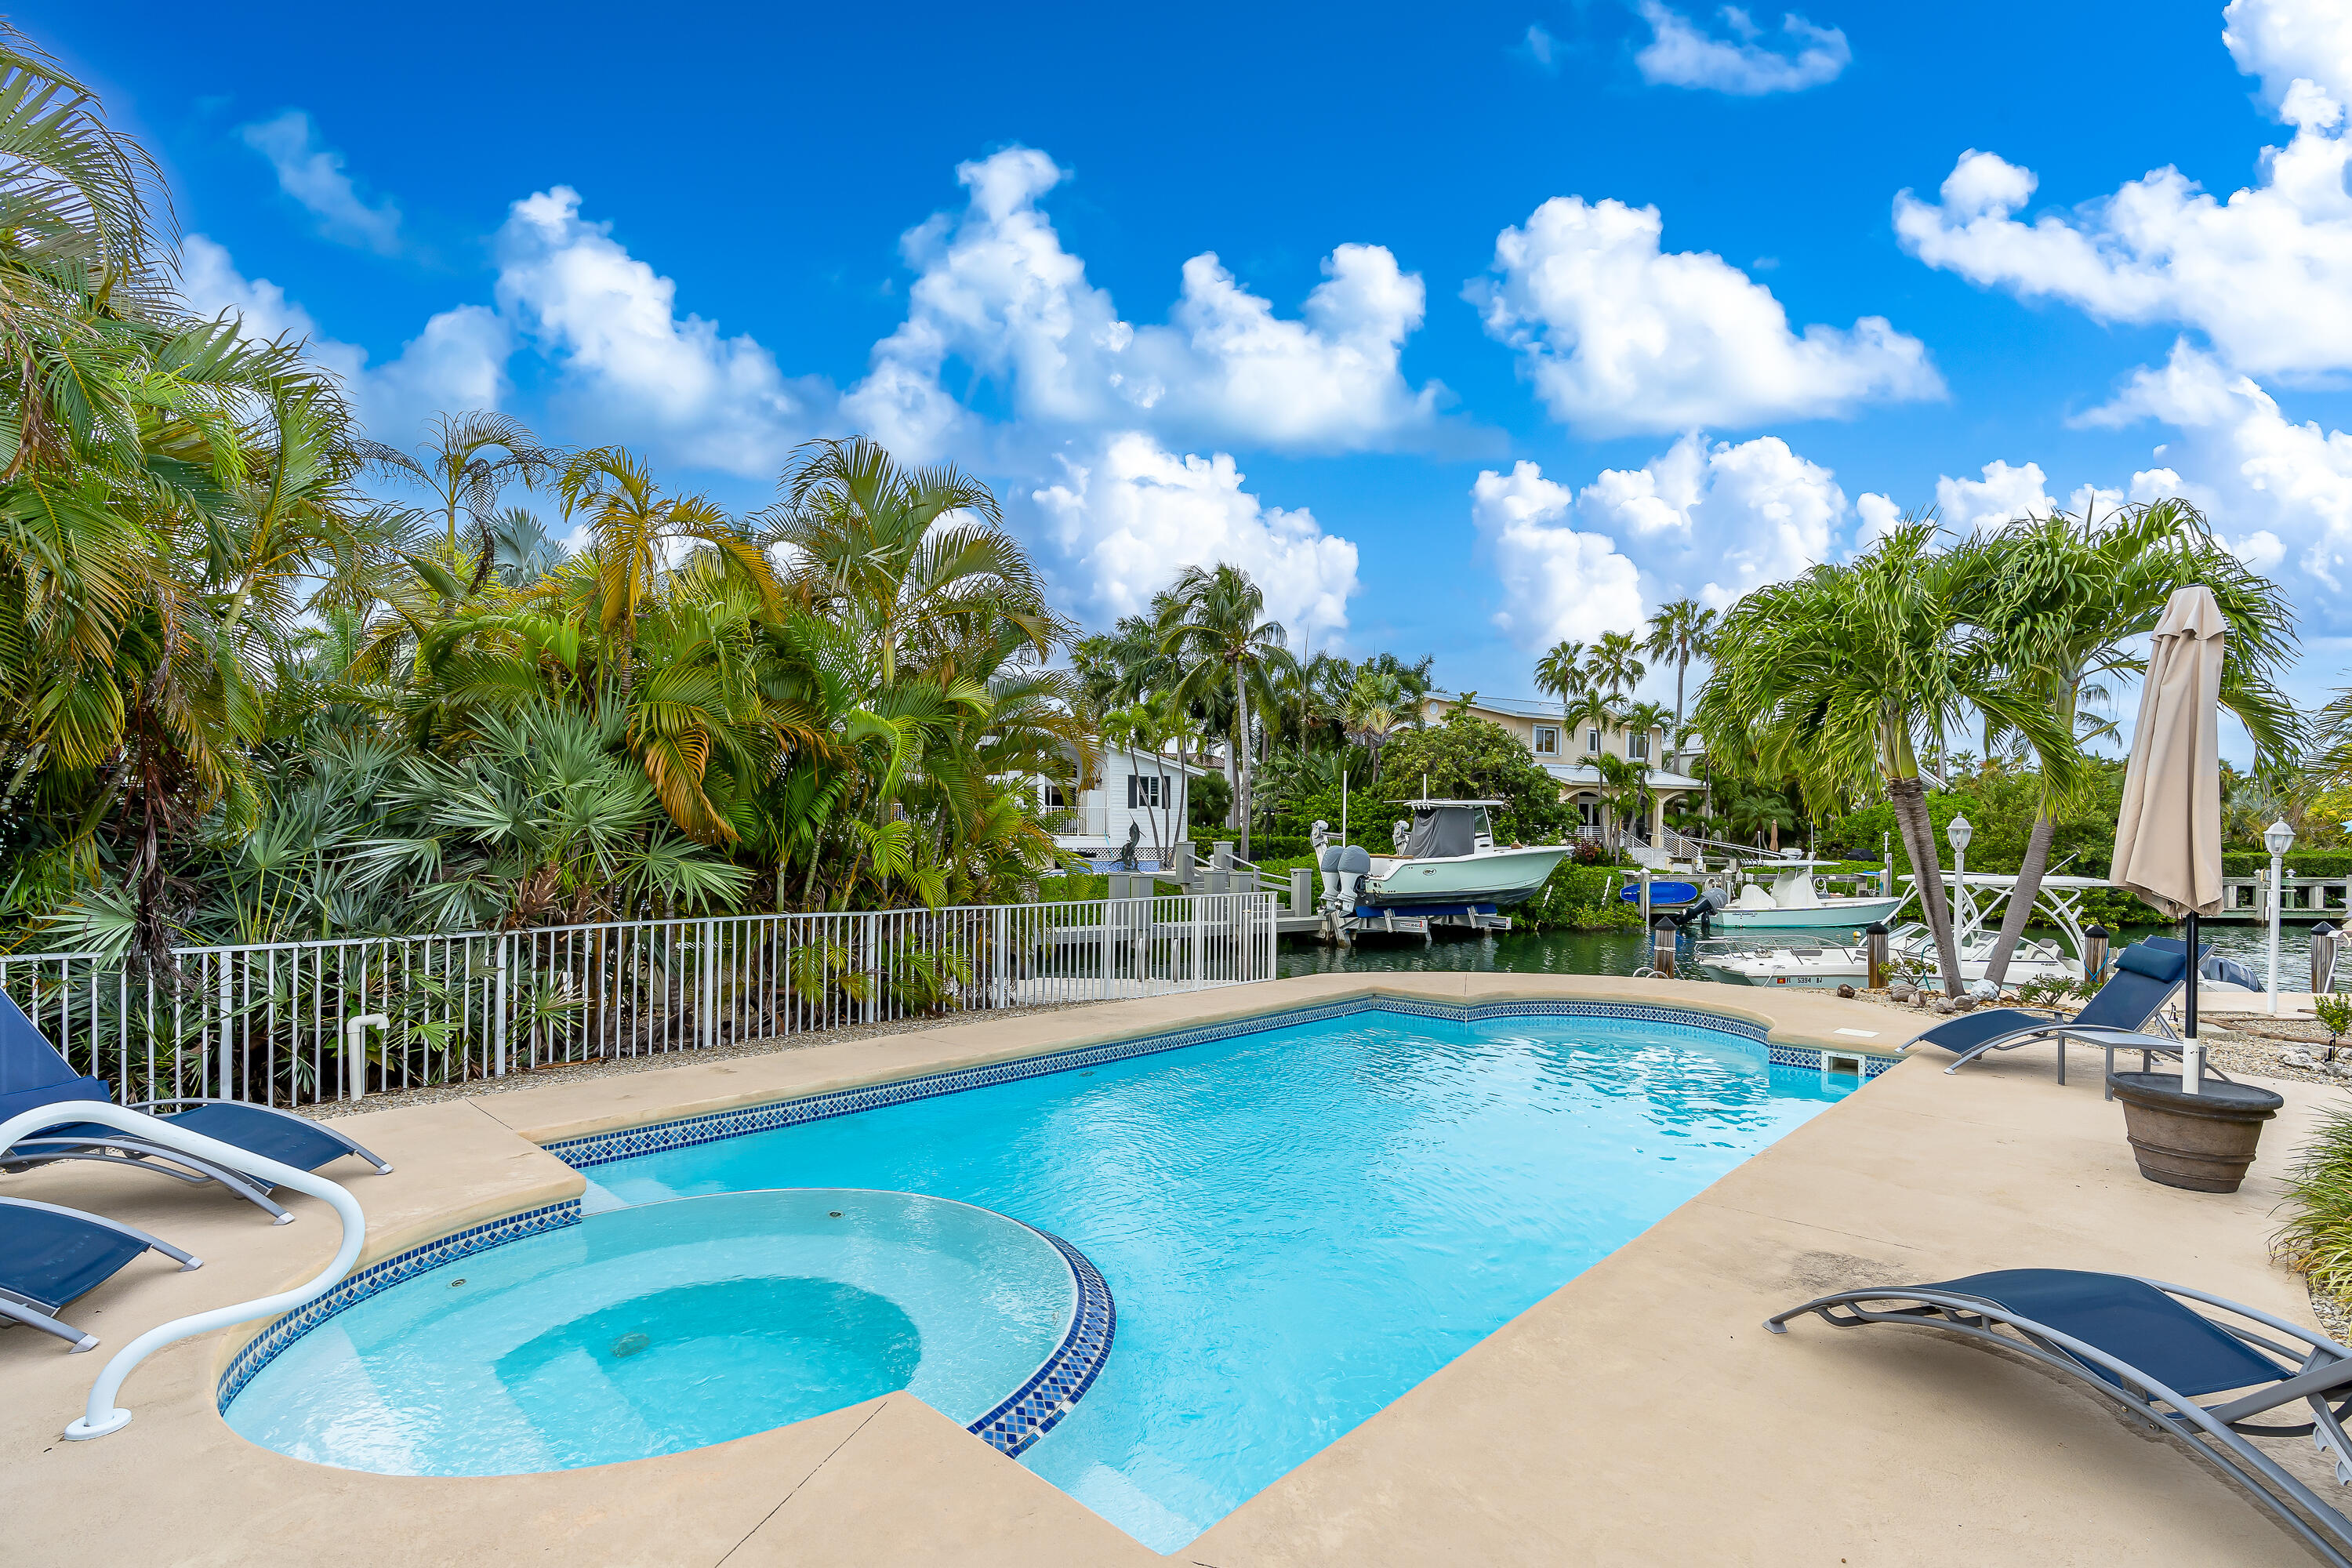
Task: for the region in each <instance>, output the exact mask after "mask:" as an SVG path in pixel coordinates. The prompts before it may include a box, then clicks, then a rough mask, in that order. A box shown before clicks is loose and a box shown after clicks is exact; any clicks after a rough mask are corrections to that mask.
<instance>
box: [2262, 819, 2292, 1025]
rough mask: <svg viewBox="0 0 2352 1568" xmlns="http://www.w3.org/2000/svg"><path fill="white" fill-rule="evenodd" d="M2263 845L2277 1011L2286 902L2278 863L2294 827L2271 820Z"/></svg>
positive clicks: (2273, 995) (2274, 1009)
mask: <svg viewBox="0 0 2352 1568" xmlns="http://www.w3.org/2000/svg"><path fill="white" fill-rule="evenodd" d="M2263 848H2265V849H2267V850H2269V851H2270V852H2271V1005H2270V1010H2271V1012H2272V1013H2273V1015H2275V1014H2276V1013H2277V1012H2278V943H2279V916H2280V912H2281V910H2282V909H2283V908H2284V905H2285V903H2286V889H2284V887H2281V886H2280V885H2279V863H2280V862H2281V861H2282V860H2283V859H2284V858H2285V856H2286V852H2287V851H2288V850H2290V849H2292V848H2294V828H2292V827H2289V826H2287V825H2286V824H2285V823H2284V822H2283V821H2281V822H2273V823H2272V824H2271V825H2270V826H2268V827H2265V828H2263Z"/></svg>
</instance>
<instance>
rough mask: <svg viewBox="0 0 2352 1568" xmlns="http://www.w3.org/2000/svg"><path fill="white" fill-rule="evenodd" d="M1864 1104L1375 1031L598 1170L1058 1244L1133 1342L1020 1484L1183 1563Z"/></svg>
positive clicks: (1661, 1064)
mask: <svg viewBox="0 0 2352 1568" xmlns="http://www.w3.org/2000/svg"><path fill="white" fill-rule="evenodd" d="M1854 1087H1855V1082H1854V1079H1852V1078H1851V1077H1843V1076H1838V1077H1829V1076H1824V1075H1823V1074H1822V1073H1820V1072H1818V1071H1808V1070H1800V1069H1796V1068H1778V1067H1768V1066H1767V1065H1766V1063H1765V1059H1764V1050H1763V1047H1761V1046H1759V1045H1756V1044H1753V1043H1751V1042H1749V1041H1748V1040H1747V1039H1745V1038H1743V1037H1738V1036H1735V1035H1731V1034H1728V1033H1726V1032H1723V1031H1720V1030H1714V1029H1706V1028H1698V1027H1692V1026H1680V1025H1673V1024H1663V1023H1656V1022H1650V1021H1641V1020H1633V1019H1620V1018H1600V1017H1528V1018H1498V1019H1491V1020H1486V1021H1482V1022H1477V1023H1468V1024H1465V1023H1455V1022H1451V1021H1446V1020H1439V1019H1430V1018H1423V1017H1418V1016H1409V1015H1405V1014H1401V1013H1391V1012H1387V1011H1372V1012H1364V1013H1357V1014H1354V1015H1350V1016H1343V1017H1339V1018H1336V1019H1330V1020H1326V1021H1322V1022H1318V1023H1313V1024H1305V1025H1297V1026H1289V1027H1284V1028H1277V1029H1271V1030H1266V1031H1264V1032H1261V1033H1257V1034H1253V1035H1246V1036H1242V1037H1234V1038H1230V1039H1225V1040H1222V1041H1215V1042H1212V1043H1209V1044H1204V1045H1200V1046H1193V1047H1187V1048H1184V1049H1181V1050H1175V1051H1168V1052H1163V1053H1160V1054H1158V1055H1153V1056H1147V1057H1138V1058H1129V1059H1128V1060H1126V1061H1123V1062H1118V1063H1113V1064H1108V1065H1105V1066H1101V1067H1097V1068H1090V1069H1085V1070H1079V1071H1070V1072H1062V1073H1055V1074H1052V1075H1048V1076H1045V1077H1039V1078H1034V1079H1026V1080H1023V1081H1020V1082H1016V1083H1009V1084H1001V1085H997V1086H994V1087H992V1088H987V1089H974V1090H971V1091H968V1092H964V1093H961V1094H953V1095H947V1096H942V1097H940V1098H936V1099H931V1100H916V1101H911V1102H908V1103H903V1104H899V1105H896V1106H890V1107H887V1108H884V1109H881V1110H869V1111H865V1112H861V1113H859V1114H856V1115H853V1116H844V1117H839V1118H836V1119H834V1120H831V1121H815V1122H807V1123H803V1124H800V1125H797V1126H791V1127H783V1128H778V1129H775V1130H772V1131H765V1132H759V1133H752V1134H749V1135H746V1136H743V1137H739V1138H733V1139H729V1140H726V1141H723V1142H713V1143H707V1144H700V1145H697V1146H694V1147H689V1148H683V1149H677V1150H673V1151H669V1152H663V1153H657V1154H648V1155H642V1156H638V1157H635V1158H632V1159H628V1160H624V1161H618V1162H615V1163H611V1164H606V1165H600V1166H596V1167H593V1168H592V1169H591V1170H590V1171H589V1172H588V1175H589V1177H590V1179H591V1182H592V1186H591V1191H590V1197H591V1203H592V1205H602V1206H610V1205H634V1204H645V1203H652V1202H656V1201H659V1200H664V1199H670V1198H677V1197H682V1196H687V1195H690V1194H713V1193H725V1192H731V1191H750V1190H755V1189H763V1188H775V1187H801V1186H825V1187H857V1188H881V1189H894V1190H902V1191H907V1192H915V1193H925V1194H935V1195H937V1196H940V1197H946V1198H955V1199H961V1200H962V1201H963V1202H965V1203H969V1204H974V1205H980V1206H981V1207H982V1208H986V1209H992V1210H996V1211H998V1212H1000V1213H1002V1214H1003V1215H1010V1216H1012V1217H1013V1218H1014V1219H1018V1220H1021V1221H1024V1222H1025V1223H1027V1224H1030V1225H1034V1226H1038V1227H1040V1228H1042V1229H1045V1230H1049V1231H1052V1232H1054V1233H1055V1234H1056V1235H1059V1236H1061V1237H1065V1238H1066V1239H1067V1240H1068V1241H1070V1242H1071V1243H1072V1244H1074V1245H1075V1246H1076V1247H1078V1248H1079V1249H1080V1250H1081V1251H1083V1252H1084V1253H1086V1254H1087V1257H1088V1258H1091V1259H1092V1260H1093V1261H1094V1263H1095V1265H1096V1266H1097V1268H1100V1270H1101V1271H1102V1273H1103V1275H1104V1277H1105V1279H1107V1280H1108V1283H1109V1286H1110V1289H1111V1292H1112V1295H1113V1296H1114V1298H1115V1299H1116V1300H1117V1303H1118V1337H1117V1340H1116V1342H1114V1344H1113V1346H1112V1349H1111V1353H1110V1359H1109V1362H1108V1364H1107V1365H1106V1366H1105V1367H1104V1369H1103V1372H1102V1374H1101V1376H1100V1378H1099V1379H1098V1380H1097V1383H1096V1384H1095V1385H1094V1387H1093V1389H1092V1390H1091V1391H1090V1392H1089V1393H1088V1394H1087V1396H1086V1398H1085V1399H1084V1400H1083V1401H1082V1402H1081V1403H1080V1404H1078V1405H1076V1408H1075V1409H1073V1410H1072V1411H1071V1413H1070V1414H1069V1415H1068V1416H1067V1417H1066V1419H1064V1420H1063V1421H1062V1423H1061V1424H1060V1425H1059V1426H1056V1427H1055V1429H1054V1430H1053V1431H1052V1432H1050V1433H1049V1434H1047V1435H1046V1436H1045V1438H1044V1439H1043V1440H1041V1441H1040V1442H1038V1443H1037V1444H1036V1445H1035V1446H1034V1447H1032V1448H1030V1449H1029V1450H1028V1452H1027V1453H1026V1454H1024V1456H1023V1457H1022V1460H1021V1462H1022V1463H1024V1464H1025V1465H1027V1466H1029V1467H1030V1468H1032V1469H1034V1470H1035V1471H1036V1472H1037V1473H1038V1474H1039V1475H1041V1476H1043V1477H1045V1479H1048V1480H1050V1481H1052V1482H1053V1483H1054V1484H1055V1485H1056V1486H1059V1487H1060V1488H1062V1489H1063V1490H1065V1491H1066V1492H1069V1493H1070V1494H1071V1495H1073V1496H1074V1497H1076V1498H1077V1499H1078V1500H1080V1501H1082V1502H1084V1503H1086V1504H1087V1506H1088V1507H1090V1508H1092V1509H1093V1510H1095V1511H1096V1512H1097V1513H1099V1514H1101V1515H1102V1516H1104V1517H1105V1518H1106V1519H1108V1520H1109V1521H1112V1522H1113V1523H1115V1524H1117V1525H1118V1526H1119V1527H1120V1528H1122V1529H1124V1530H1126V1531H1128V1532H1129V1533H1130V1534H1132V1535H1134V1536H1136V1537H1137V1538H1139V1540H1141V1541H1142V1542H1145V1543H1146V1544H1148V1545H1150V1546H1152V1547H1154V1548H1156V1549H1158V1550H1160V1551H1163V1552H1165V1551H1173V1550H1175V1549H1176V1548H1178V1547H1180V1546H1181V1545H1183V1544H1184V1543H1185V1542H1188V1541H1190V1540H1191V1539H1192V1537H1193V1536H1194V1535H1197V1534H1198V1533H1199V1532H1200V1531H1202V1530H1204V1529H1206V1528H1207V1527H1208V1526H1209V1525H1211V1524H1213V1523H1214V1522H1215V1521H1217V1520H1219V1519H1221V1518H1223V1516H1224V1515H1225V1514H1226V1513H1228V1512H1230V1511H1231V1510H1233V1509H1234V1507H1236V1506H1237V1505H1239V1504H1240V1503H1242V1502H1244V1501H1245V1500H1247V1499H1248V1498H1250V1497H1251V1496H1252V1495H1253V1494H1255V1492H1257V1491H1258V1490H1260V1489H1262V1488H1264V1487H1265V1486H1266V1485H1267V1484H1268V1483H1269V1482H1271V1481H1273V1480H1275V1479H1276V1478H1278V1477H1280V1476H1281V1475H1282V1474H1283V1473H1284V1472H1286V1471H1287V1470H1289V1469H1291V1468H1293V1467H1295V1466H1296V1465H1297V1464H1298V1463H1299V1462H1300V1461H1302V1460H1304V1459H1306V1458H1309V1457H1310V1456H1312V1455H1313V1454H1315V1453H1316V1452H1318V1450H1320V1449H1321V1448H1323V1447H1325V1446H1327V1445H1328V1444H1329V1443H1330V1442H1331V1441H1332V1440H1333V1439H1334V1438H1336V1437H1338V1436H1340V1435H1342V1434H1343V1433H1345V1432H1347V1431H1348V1430H1349V1428H1351V1427H1353V1426H1356V1425H1357V1424H1358V1423H1360V1422H1361V1421H1363V1420H1364V1419H1365V1418H1366V1417H1368V1416H1370V1415H1372V1414H1373V1413H1374V1412H1376V1411H1378V1410H1380V1409H1381V1407H1382V1406H1383V1405H1387V1404H1389V1403H1390V1402H1391V1401H1392V1400H1394V1399H1395V1398H1396V1397H1397V1396H1398V1395H1400V1394H1402V1393H1404V1392H1405V1390H1407V1389H1409V1388H1411V1387H1412V1385H1413V1384H1417V1383H1419V1382H1420V1381H1422V1379H1423V1378H1425V1377H1427V1376H1428V1375H1429V1374H1430V1373H1433V1372H1435V1371H1436V1370H1437V1369H1438V1368H1440V1367H1442V1366H1444V1364H1445V1363H1448V1362H1450V1361H1452V1360H1453V1359H1454V1357H1455V1356H1458V1355H1460V1354H1461V1353H1462V1352H1464V1351H1465V1350H1467V1349H1469V1348H1470V1347H1471V1346H1472V1345H1474V1344H1475V1343H1476V1342H1478V1341H1479V1340H1481V1339H1483V1338H1484V1337H1486V1335H1487V1334H1489V1333H1492V1332H1493V1331H1495V1330H1496V1328H1498V1327H1500V1326H1501V1325H1502V1324H1503V1323H1504V1322H1506V1321H1508V1320H1509V1319H1510V1318H1512V1317H1513V1316H1515V1315H1516V1314H1517V1313H1518V1312H1520V1311H1522V1310H1525V1309H1527V1308H1528V1307H1529V1306H1530V1305H1532V1304H1533V1303H1535V1302H1536V1301H1537V1300H1540V1299H1541V1298H1542V1297H1544V1296H1545V1295H1547V1294H1549V1292H1551V1291H1552V1290H1554V1289H1558V1288H1559V1286H1560V1285H1562V1284H1564V1283H1565V1282H1566V1281H1568V1280H1569V1279H1571V1278H1573V1277H1574V1276H1575V1275H1576V1274H1578V1273H1579V1272H1580V1271H1581V1270H1583V1269H1584V1268H1587V1267H1589V1266H1590V1265H1591V1264H1592V1263H1594V1262H1595V1261H1597V1260H1598V1259H1600V1258H1603V1257H1605V1256H1607V1255H1608V1254H1609V1253H1610V1252H1612V1251H1613V1250H1614V1249H1616V1248H1617V1247H1621V1246H1622V1245H1623V1244H1624V1243H1625V1242H1626V1241H1628V1240H1629V1239H1631V1238H1632V1237H1633V1236H1635V1235H1637V1234H1638V1233H1639V1232H1641V1231H1642V1230H1643V1228H1645V1227H1646V1226H1649V1225H1651V1224H1652V1223H1653V1222H1654V1221H1655V1220H1657V1219H1658V1218H1659V1217H1660V1216H1662V1215H1664V1214H1665V1213H1666V1212H1667V1211H1668V1210H1670V1209H1672V1208H1674V1207H1675V1205H1678V1204H1680V1203H1682V1202H1683V1201H1684V1200H1685V1199H1686V1198H1688V1197H1690V1196H1691V1195H1692V1194H1695V1193H1696V1192H1697V1191H1698V1190H1699V1189H1700V1188H1702V1187H1704V1186H1705V1185H1706V1184H1708V1183H1709V1182H1711V1181H1713V1180H1714V1179H1715V1178H1716V1177H1717V1176H1719V1175H1721V1174H1722V1173H1725V1172H1726V1171H1727V1170H1729V1169H1731V1168H1732V1167H1733V1166H1735V1165H1737V1164H1738V1163H1740V1162H1741V1161H1742V1160H1745V1159H1747V1158H1748V1156H1749V1155H1751V1154H1753V1153H1754V1152H1757V1151H1758V1150H1759V1149H1761V1148H1763V1147H1765V1146H1766V1145H1768V1144H1769V1143H1771V1142H1773V1141H1774V1140H1776V1139H1778V1138H1780V1136H1782V1135H1783V1134H1785V1133H1786V1132H1788V1131H1790V1129H1791V1128H1793V1127H1796V1126H1797V1125H1799V1124H1800V1123H1801V1122H1803V1121H1806V1120H1808V1119H1809V1118H1811V1117H1812V1116H1814V1115H1816V1114H1818V1113H1819V1112H1820V1111H1822V1110H1824V1109H1826V1108H1827V1106H1828V1105H1829V1104H1830V1103H1831V1102H1832V1101H1833V1100H1838V1099H1840V1098H1842V1097H1843V1095H1844V1094H1846V1093H1848V1092H1851V1091H1852V1089H1853V1088H1854ZM607 1217H611V1216H607ZM598 1223H600V1221H598V1220H591V1221H590V1222H589V1223H588V1226H583V1227H582V1228H583V1229H587V1228H590V1227H592V1226H594V1225H596V1224H598ZM525 1245H528V1244H518V1245H517V1246H515V1247H508V1248H503V1249H501V1253H502V1254H514V1253H520V1252H521V1251H522V1250H523V1247H524V1246H525ZM402 1289H408V1287H402ZM349 1315H350V1314H344V1315H343V1317H348V1316H349ZM343 1317H338V1318H336V1319H334V1320H331V1322H330V1324H329V1327H330V1328H331V1327H333V1326H334V1325H335V1324H339V1323H341V1322H342V1321H343ZM877 1332H879V1330H878V1329H877ZM310 1337H312V1338H316V1337H317V1335H316V1334H313V1335H312V1336H310ZM271 1370H275V1367H274V1366H273V1368H272V1369H271ZM265 1375H266V1374H265ZM258 1381H259V1380H257V1383H258ZM918 1391H919V1390H918ZM860 1396H861V1397H862V1395H860ZM243 1402H244V1401H243V1399H240V1401H239V1403H240V1404H242V1403H243ZM838 1403H843V1404H845V1403H849V1400H848V1399H843V1400H840V1401H838ZM233 1408H234V1407H233ZM1562 1418H1563V1419H1568V1418H1569V1417H1568V1416H1567V1415H1563V1417H1562ZM770 1424H773V1423H770Z"/></svg>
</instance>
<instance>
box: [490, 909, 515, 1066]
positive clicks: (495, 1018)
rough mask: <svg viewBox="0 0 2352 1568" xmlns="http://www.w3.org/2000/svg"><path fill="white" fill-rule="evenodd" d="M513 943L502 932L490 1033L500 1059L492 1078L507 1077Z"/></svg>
mask: <svg viewBox="0 0 2352 1568" xmlns="http://www.w3.org/2000/svg"><path fill="white" fill-rule="evenodd" d="M513 942H514V937H513V936H512V935H511V934H510V933H509V932H506V931H500V932H499V963H498V984H497V986H496V988H495V994H494V999H493V1000H492V1002H491V1004H490V1011H491V1023H490V1031H491V1035H492V1037H493V1038H494V1039H495V1040H496V1041H497V1043H498V1059H497V1062H496V1065H495V1067H494V1069H493V1073H492V1076H493V1077H497V1078H504V1077H506V1076H507V1029H508V1007H507V963H508V950H509V948H510V947H511V946H512V945H513Z"/></svg>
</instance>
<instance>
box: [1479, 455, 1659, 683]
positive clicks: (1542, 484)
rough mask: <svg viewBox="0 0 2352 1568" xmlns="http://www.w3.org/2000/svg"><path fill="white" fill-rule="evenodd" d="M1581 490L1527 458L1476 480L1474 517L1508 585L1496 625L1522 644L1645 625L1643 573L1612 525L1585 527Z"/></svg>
mask: <svg viewBox="0 0 2352 1568" xmlns="http://www.w3.org/2000/svg"><path fill="white" fill-rule="evenodd" d="M1575 508H1576V492H1575V491H1573V490H1571V489H1569V488H1568V487H1567V486H1566V485H1562V484H1558V483H1555V482H1554V481H1552V480H1550V479H1545V478H1544V477H1543V469H1542V468H1539V467H1538V466H1537V465H1536V464H1534V463H1530V462H1527V461H1524V460H1522V461H1520V462H1519V463H1517V464H1516V465H1514V466H1513V468H1512V469H1511V471H1510V472H1509V473H1508V474H1499V473H1496V471H1494V470H1493V469H1491V468H1489V469H1486V471H1484V472H1482V473H1480V474H1479V476H1478V478H1477V480H1476V481H1475V483H1474V484H1473V485H1472V486H1471V487H1470V517H1471V521H1473V522H1474V523H1475V525H1476V526H1477V529H1478V532H1479V534H1480V536H1481V537H1482V538H1484V539H1485V541H1486V547H1487V549H1488V550H1489V551H1490V552H1492V554H1493V556H1494V563H1495V573H1496V576H1497V577H1498V578H1499V579H1500V580H1501V582H1502V585H1503V608H1502V609H1501V610H1499V611H1497V612H1496V615H1495V625H1496V626H1497V627H1498V628H1500V629H1501V630H1502V631H1503V633H1504V634H1505V635H1506V636H1507V637H1510V638H1511V640H1512V641H1514V642H1516V643H1517V644H1518V645H1519V646H1520V647H1527V648H1538V647H1549V646H1551V645H1552V644H1553V643H1555V642H1558V641H1559V639H1560V638H1562V637H1573V638H1575V639H1577V640H1578V641H1580V642H1591V641H1592V640H1594V639H1595V638H1597V637H1600V635H1601V633H1602V632H1630V631H1635V630H1638V629H1639V628H1640V626H1641V625H1642V576H1641V573H1640V571H1639V570H1638V569H1636V568H1635V566H1634V564H1633V562H1632V561H1631V560H1629V559H1627V558H1626V557H1625V556H1624V555H1623V554H1622V553H1620V552H1619V551H1618V549H1617V544H1616V542H1615V541H1614V540H1612V539H1611V538H1610V537H1609V536H1608V535H1607V534H1605V533H1596V532H1590V531H1584V530H1581V529H1579V528H1578V527H1577V526H1576V523H1575Z"/></svg>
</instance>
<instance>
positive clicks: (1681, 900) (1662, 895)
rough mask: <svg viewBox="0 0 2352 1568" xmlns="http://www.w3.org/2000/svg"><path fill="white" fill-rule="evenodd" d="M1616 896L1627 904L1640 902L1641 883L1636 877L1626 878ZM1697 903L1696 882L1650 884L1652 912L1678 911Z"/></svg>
mask: <svg viewBox="0 0 2352 1568" xmlns="http://www.w3.org/2000/svg"><path fill="white" fill-rule="evenodd" d="M1617 896H1618V897H1619V898H1621V899H1622V900H1625V901H1626V902H1627V903H1629V904H1638V903H1640V902H1641V901H1642V883H1641V879H1639V878H1638V877H1628V878H1627V879H1625V885H1624V887H1622V889H1618V893H1617ZM1696 902H1698V884H1696V882H1664V881H1653V882H1651V884H1650V907H1651V908H1652V909H1654V910H1679V909H1684V908H1686V907H1688V906H1689V905H1692V904H1695V903H1696Z"/></svg>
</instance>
